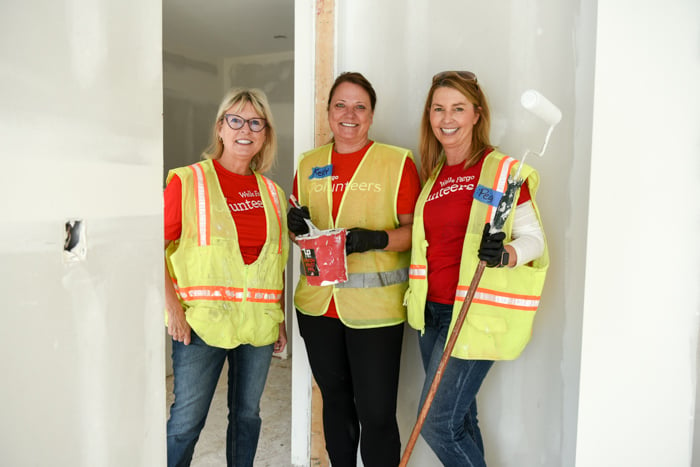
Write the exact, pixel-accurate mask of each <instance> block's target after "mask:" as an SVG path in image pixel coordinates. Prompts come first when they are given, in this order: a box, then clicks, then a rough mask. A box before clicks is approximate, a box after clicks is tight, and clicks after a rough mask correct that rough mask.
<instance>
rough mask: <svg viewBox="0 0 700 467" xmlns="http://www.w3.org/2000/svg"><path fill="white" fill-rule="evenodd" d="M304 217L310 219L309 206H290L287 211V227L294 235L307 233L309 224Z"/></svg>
mask: <svg viewBox="0 0 700 467" xmlns="http://www.w3.org/2000/svg"><path fill="white" fill-rule="evenodd" d="M304 219H311V214H309V208H307V207H306V206H302V207H300V208H295V207H291V208H289V212H287V228H288V229H289V231H290V232H292V233H293V234H294V235H304V234H307V233H309V226H308V225H307V224H306V221H305V220H304Z"/></svg>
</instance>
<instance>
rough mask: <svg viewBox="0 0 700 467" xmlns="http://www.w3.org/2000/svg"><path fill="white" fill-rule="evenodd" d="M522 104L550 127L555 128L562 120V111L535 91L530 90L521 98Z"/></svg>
mask: <svg viewBox="0 0 700 467" xmlns="http://www.w3.org/2000/svg"><path fill="white" fill-rule="evenodd" d="M520 104H521V105H522V106H523V107H525V108H526V109H527V110H529V111H530V112H532V113H533V114H535V115H537V116H538V117H540V118H541V119H542V120H544V121H545V122H547V124H548V125H549V126H554V125H556V124H557V123H559V121H560V120H561V110H559V108H558V107H557V106H556V105H554V104H552V103H551V102H550V101H549V99H547V98H546V97H544V96H543V95H542V94H540V93H539V92H537V91H535V90H534V89H529V90H527V91H525V92H524V93H523V94H522V96H520Z"/></svg>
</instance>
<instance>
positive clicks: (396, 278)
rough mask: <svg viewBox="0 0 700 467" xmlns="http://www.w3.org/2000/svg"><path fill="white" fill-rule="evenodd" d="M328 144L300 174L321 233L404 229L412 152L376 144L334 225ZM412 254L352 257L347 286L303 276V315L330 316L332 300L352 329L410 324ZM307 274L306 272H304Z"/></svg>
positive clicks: (304, 200) (306, 157)
mask: <svg viewBox="0 0 700 467" xmlns="http://www.w3.org/2000/svg"><path fill="white" fill-rule="evenodd" d="M332 149H333V145H332V144H328V145H325V146H322V147H319V148H317V149H314V150H311V151H309V152H307V153H304V154H302V156H301V157H302V158H301V160H300V162H299V168H298V170H297V192H298V193H299V201H300V203H301V204H302V205H304V206H308V207H309V211H310V212H311V220H312V221H313V223H314V224H315V225H316V226H317V227H318V228H319V229H322V230H325V229H333V228H347V229H350V228H352V227H363V228H366V229H371V230H392V229H395V228H397V227H398V226H399V219H398V215H397V212H396V202H397V199H398V192H399V184H400V180H401V174H402V172H403V167H404V165H405V163H406V159H408V158H413V155H412V154H411V151H409V150H408V149H404V148H399V147H396V146H389V145H386V144H381V143H376V142H375V143H374V144H373V145H372V146H371V147H370V148H369V150H368V151H367V153H366V154H365V156H364V157H363V158H362V161H361V162H360V165H359V166H358V168H357V170H356V171H355V174H354V175H353V177H352V179H351V180H350V182H349V183H348V184H347V186H346V187H345V192H344V194H343V199H342V201H341V203H340V207H339V209H338V216H337V219H336V222H334V221H333V192H332V189H333V188H332V167H331V155H332ZM409 260H410V255H409V253H408V252H402V253H398V252H393V251H383V250H372V251H367V252H364V253H354V254H352V255H349V256H348V257H347V265H348V281H347V282H344V283H341V284H335V285H329V286H311V285H309V284H308V283H307V282H306V277H305V276H301V278H300V279H299V283H298V284H297V288H296V292H295V294H294V304H295V305H296V307H297V308H298V309H299V311H301V312H302V313H304V314H307V315H311V316H320V315H323V314H325V313H326V311H327V310H328V305H329V303H330V301H331V297H333V298H334V300H335V306H336V309H337V312H338V316H339V317H340V319H341V320H342V322H343V323H344V324H345V325H346V326H348V327H351V328H376V327H383V326H391V325H395V324H399V323H402V322H404V321H405V320H406V309H405V307H404V306H403V295H404V293H405V291H406V288H407V287H408V265H409ZM302 271H303V268H302Z"/></svg>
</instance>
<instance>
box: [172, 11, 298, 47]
mask: <svg viewBox="0 0 700 467" xmlns="http://www.w3.org/2000/svg"><path fill="white" fill-rule="evenodd" d="M275 36H284V37H282V38H275ZM163 48H164V49H165V50H167V51H168V52H174V53H180V54H187V55H196V56H200V57H206V58H212V59H214V58H222V57H238V56H245V55H260V54H269V53H276V52H289V51H292V50H294V0H202V1H194V0H163Z"/></svg>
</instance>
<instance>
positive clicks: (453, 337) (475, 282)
mask: <svg viewBox="0 0 700 467" xmlns="http://www.w3.org/2000/svg"><path fill="white" fill-rule="evenodd" d="M484 269H486V261H479V264H478V265H477V266H476V272H474V277H472V282H471V284H469V290H468V291H467V296H466V297H465V298H464V303H462V308H461V309H460V310H459V315H458V316H457V321H455V325H454V328H453V329H452V334H450V339H449V340H448V341H447V344H446V345H445V351H444V352H443V353H442V358H441V359H440V364H439V365H438V368H437V371H436V372H435V377H433V382H432V384H431V385H430V390H429V391H428V395H427V396H426V397H425V401H424V402H423V407H422V408H421V411H420V413H419V414H418V420H416V424H415V425H414V426H413V431H412V432H411V437H410V438H409V439H408V444H407V445H406V449H405V450H404V452H403V457H401V463H400V464H399V467H406V466H407V465H408V459H409V458H410V457H411V453H412V452H413V448H414V446H415V445H416V441H418V435H420V430H421V429H422V428H423V423H425V419H426V417H427V416H428V411H429V410H430V406H431V404H432V403H433V399H435V394H436V393H437V390H438V386H440V380H441V379H442V375H443V373H444V372H445V367H446V366H447V362H448V360H449V359H450V355H452V349H454V346H455V343H456V342H457V337H459V332H460V331H461V330H462V325H463V324H464V320H465V319H466V317H467V312H468V311H469V307H470V306H471V304H472V300H474V294H476V288H477V287H478V286H479V282H480V281H481V276H482V275H483V274H484Z"/></svg>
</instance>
